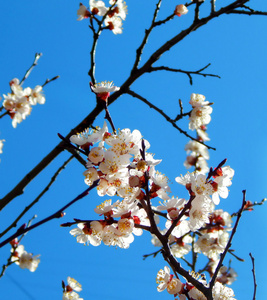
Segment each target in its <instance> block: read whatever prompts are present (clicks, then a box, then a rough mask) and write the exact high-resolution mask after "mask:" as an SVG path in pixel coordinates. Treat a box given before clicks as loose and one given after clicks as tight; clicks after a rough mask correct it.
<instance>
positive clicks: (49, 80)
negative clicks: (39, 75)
mask: <svg viewBox="0 0 267 300" xmlns="http://www.w3.org/2000/svg"><path fill="white" fill-rule="evenodd" d="M58 78H59V75H57V76H55V77H53V78H51V79H46V81H45V83H44V84H43V85H42V87H44V86H46V85H47V84H48V83H50V82H52V81H54V80H56V79H58Z"/></svg>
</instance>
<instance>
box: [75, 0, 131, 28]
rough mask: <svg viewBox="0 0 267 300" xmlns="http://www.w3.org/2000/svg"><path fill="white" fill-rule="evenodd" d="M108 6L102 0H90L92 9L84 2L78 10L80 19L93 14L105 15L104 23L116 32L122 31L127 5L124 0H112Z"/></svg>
mask: <svg viewBox="0 0 267 300" xmlns="http://www.w3.org/2000/svg"><path fill="white" fill-rule="evenodd" d="M109 4H110V6H109V7H107V6H106V5H105V3H104V2H103V1H101V0H90V1H89V5H90V9H89V8H87V7H86V6H85V5H83V4H82V3H81V4H80V7H79V9H78V11H77V15H78V21H80V20H83V19H86V18H90V17H92V16H101V17H104V24H105V26H106V28H107V29H109V30H112V32H113V33H114V34H120V33H122V20H125V18H126V14H127V6H126V3H125V1H123V0H110V1H109Z"/></svg>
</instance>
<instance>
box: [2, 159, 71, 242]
mask: <svg viewBox="0 0 267 300" xmlns="http://www.w3.org/2000/svg"><path fill="white" fill-rule="evenodd" d="M73 157H74V156H73V155H72V156H71V157H70V158H69V159H68V160H66V161H65V162H64V164H63V165H62V166H60V168H59V169H58V170H57V171H56V173H55V174H54V175H53V177H52V178H51V180H50V182H49V183H48V185H47V186H46V187H45V188H44V189H43V191H42V192H41V193H40V194H39V195H38V197H37V198H35V200H34V201H33V202H32V203H31V204H30V205H28V206H26V207H25V208H24V210H23V211H22V212H21V213H20V215H19V216H18V217H17V218H16V219H15V221H13V223H12V224H11V225H10V226H8V227H7V228H6V229H5V230H4V231H3V232H2V233H1V234H0V238H1V237H2V236H3V235H5V234H6V233H7V232H8V231H9V230H10V229H12V228H13V227H16V226H17V223H18V221H19V220H20V219H21V218H22V217H23V216H24V215H25V213H26V212H27V211H28V210H29V209H30V208H32V207H33V205H35V204H36V203H37V202H38V201H39V200H40V199H41V197H42V196H43V195H44V194H45V193H46V192H47V191H48V190H49V188H50V186H51V185H52V184H53V183H54V182H55V180H56V178H57V176H58V175H59V173H60V172H61V171H62V170H63V169H65V167H66V165H67V164H68V163H69V162H70V161H71V160H72V159H73Z"/></svg>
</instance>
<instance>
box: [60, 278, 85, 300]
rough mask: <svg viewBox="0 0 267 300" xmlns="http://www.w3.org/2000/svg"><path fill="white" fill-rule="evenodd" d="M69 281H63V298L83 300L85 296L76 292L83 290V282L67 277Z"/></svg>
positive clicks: (63, 299)
mask: <svg viewBox="0 0 267 300" xmlns="http://www.w3.org/2000/svg"><path fill="white" fill-rule="evenodd" d="M67 283H68V284H67V285H65V283H64V281H63V282H62V285H63V297H62V300H83V298H80V296H79V294H78V293H76V292H80V291H81V290H82V286H81V284H80V283H79V282H77V281H76V280H75V279H73V278H71V277H68V278H67Z"/></svg>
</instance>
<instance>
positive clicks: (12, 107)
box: [3, 78, 45, 128]
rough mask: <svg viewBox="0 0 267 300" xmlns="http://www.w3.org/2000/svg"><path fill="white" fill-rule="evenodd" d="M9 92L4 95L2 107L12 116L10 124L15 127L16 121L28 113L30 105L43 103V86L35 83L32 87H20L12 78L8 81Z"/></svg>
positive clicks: (18, 82) (23, 118)
mask: <svg viewBox="0 0 267 300" xmlns="http://www.w3.org/2000/svg"><path fill="white" fill-rule="evenodd" d="M9 85H10V88H11V93H8V94H7V95H3V96H4V101H3V107H4V108H5V109H6V110H7V111H8V114H9V115H10V117H11V118H12V126H13V127H14V128H16V127H17V124H18V123H21V122H22V120H25V118H26V117H27V116H28V115H30V113H31V110H32V106H33V105H36V104H37V103H39V104H44V103H45V97H44V94H43V88H42V86H41V85H37V86H36V87H35V88H34V89H31V88H30V87H27V88H25V89H23V88H22V86H21V84H20V81H19V80H18V79H17V78H14V79H13V80H11V81H10V82H9Z"/></svg>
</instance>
